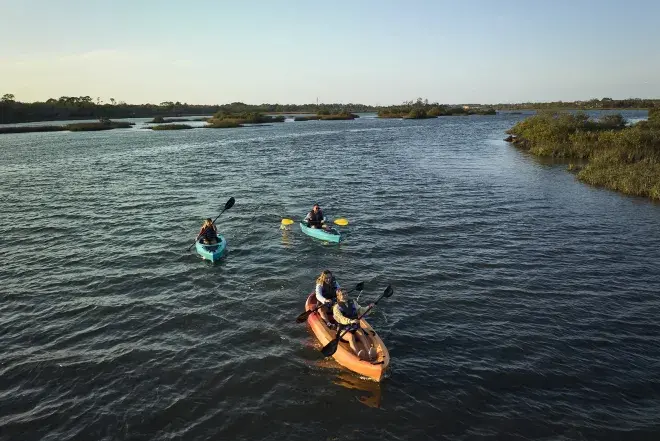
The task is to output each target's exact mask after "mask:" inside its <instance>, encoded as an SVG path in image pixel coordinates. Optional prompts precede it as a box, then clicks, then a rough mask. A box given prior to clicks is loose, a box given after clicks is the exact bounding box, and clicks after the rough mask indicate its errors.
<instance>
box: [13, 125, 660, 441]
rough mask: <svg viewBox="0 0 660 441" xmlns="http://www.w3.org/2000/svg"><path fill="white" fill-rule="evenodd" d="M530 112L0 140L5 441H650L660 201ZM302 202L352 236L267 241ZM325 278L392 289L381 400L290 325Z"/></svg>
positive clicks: (371, 290)
mask: <svg viewBox="0 0 660 441" xmlns="http://www.w3.org/2000/svg"><path fill="white" fill-rule="evenodd" d="M523 117H524V115H498V116H494V117H492V116H491V117H446V118H439V119H435V120H427V121H401V120H378V119H374V118H364V117H363V118H360V119H359V120H356V121H337V122H331V121H310V122H298V123H283V124H276V125H272V126H260V127H249V128H243V129H231V130H210V129H198V130H189V131H177V132H152V131H149V130H140V129H139V126H140V124H138V126H136V127H135V128H133V129H128V130H115V131H108V132H98V133H40V134H18V135H2V137H0V246H1V251H2V252H1V253H0V296H1V297H0V299H1V302H0V344H1V347H2V355H1V358H0V439H2V440H21V441H28V440H52V441H55V440H57V441H60V440H117V439H131V440H172V439H176V440H179V439H180V440H186V441H192V440H248V439H264V440H281V439H321V440H349V439H351V440H352V439H359V440H390V439H414V440H431V439H434V440H435V439H451V440H473V439H507V440H508V439H547V440H551V439H552V440H563V439H571V440H573V439H577V440H625V439H648V440H652V439H653V440H657V439H660V417H659V415H660V325H659V324H658V318H659V317H660V299H659V295H660V294H659V293H660V237H659V232H660V205H658V204H653V203H650V202H648V201H646V200H643V199H636V198H630V197H624V196H621V195H619V194H616V193H613V192H610V191H606V190H600V189H595V188H592V187H588V186H585V185H583V184H581V183H579V182H578V181H576V180H575V178H574V176H573V175H571V174H570V173H568V172H567V171H566V170H565V165H561V164H549V163H547V162H544V161H540V160H538V159H535V158H533V157H530V156H528V155H526V154H524V153H522V152H520V151H517V150H515V149H514V148H513V147H511V146H509V145H507V144H506V143H504V142H502V141H501V139H502V138H503V137H504V136H505V134H504V131H505V130H506V129H507V128H509V127H510V126H511V125H513V124H514V123H515V121H517V120H518V119H520V118H523ZM230 196H234V197H235V198H236V205H235V206H234V207H233V208H232V209H231V210H229V211H227V212H225V213H224V214H223V215H222V216H221V217H220V218H219V220H218V225H219V230H220V231H221V233H222V234H224V235H225V237H226V238H227V240H228V254H227V256H226V257H225V258H223V260H222V261H220V262H218V263H216V264H209V263H208V262H205V261H202V260H200V259H199V258H198V257H197V256H196V255H195V253H194V251H192V252H187V251H186V248H187V247H188V245H189V244H190V243H191V241H192V239H194V236H195V234H196V232H197V231H198V228H199V227H200V225H201V221H202V219H203V218H205V217H215V216H216V215H217V214H218V213H219V212H220V209H221V207H222V206H223V205H224V203H225V201H226V200H227V199H228V198H229V197H230ZM315 201H319V202H320V203H321V204H322V206H323V208H324V209H325V212H326V214H327V215H329V216H330V217H340V216H341V217H346V218H347V219H348V220H349V221H350V225H349V226H348V227H345V228H344V231H345V232H346V241H345V242H344V243H343V244H341V245H339V246H334V245H324V244H323V243H321V242H318V241H315V240H313V239H311V238H308V237H306V236H303V235H302V234H301V232H300V231H299V230H296V229H292V230H291V231H284V232H283V231H281V230H280V229H279V222H280V220H281V218H282V217H293V218H295V217H299V216H303V215H304V214H305V212H306V211H307V210H308V209H309V207H310V206H311V204H312V203H313V202H315ZM323 268H330V269H332V270H334V272H335V274H336V275H337V276H338V278H339V281H340V282H341V283H343V284H345V285H352V284H354V283H356V282H358V281H362V280H363V281H365V282H366V283H367V289H366V291H365V292H364V294H363V295H362V298H361V302H368V301H369V300H370V299H373V298H375V297H376V296H377V295H378V294H379V293H380V292H382V290H383V289H384V288H385V286H386V285H387V284H388V283H391V284H392V285H393V287H394V289H395V294H394V296H393V297H392V298H390V299H386V300H384V301H382V302H381V303H380V304H379V305H378V307H377V309H376V310H375V311H374V314H373V315H372V318H371V323H372V324H373V325H374V327H375V328H376V329H378V330H379V331H380V333H381V336H382V337H383V339H384V341H385V343H386V344H387V346H388V348H389V350H390V353H391V356H392V372H391V376H390V378H388V379H387V380H385V381H384V382H383V383H381V384H376V383H373V382H370V381H366V380H363V379H361V378H359V377H357V376H355V375H354V374H351V373H350V372H347V371H345V370H343V369H340V368H339V367H338V366H337V365H336V364H334V362H333V361H332V360H329V361H328V360H322V357H321V355H320V352H319V350H318V349H319V348H318V345H317V343H316V341H315V339H314V337H313V335H311V334H310V331H309V330H308V329H307V328H306V326H305V325H304V324H303V325H299V324H296V323H295V321H294V319H295V317H296V316H297V315H298V314H299V313H300V312H301V311H302V310H303V305H304V300H305V297H306V294H307V293H308V292H309V291H310V290H311V289H312V288H313V279H314V277H316V275H317V274H318V273H319V272H320V270H322V269H323Z"/></svg>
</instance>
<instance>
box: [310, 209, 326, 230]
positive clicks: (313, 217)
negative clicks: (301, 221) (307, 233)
mask: <svg viewBox="0 0 660 441" xmlns="http://www.w3.org/2000/svg"><path fill="white" fill-rule="evenodd" d="M325 221H326V219H325V216H323V211H321V207H319V204H314V206H313V207H312V211H310V212H309V213H307V216H306V217H305V223H306V224H307V226H308V227H310V228H323V229H328V227H327V226H326V225H325Z"/></svg>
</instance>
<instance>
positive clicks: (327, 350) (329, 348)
mask: <svg viewBox="0 0 660 441" xmlns="http://www.w3.org/2000/svg"><path fill="white" fill-rule="evenodd" d="M392 294H394V290H393V289H392V285H387V288H385V292H384V293H382V294H381V295H380V297H378V298H377V299H376V301H375V302H374V303H373V304H372V305H370V306H369V308H368V309H367V310H366V311H364V314H362V315H361V316H360V317H358V320H360V319H361V318H362V317H364V316H365V315H366V314H368V313H369V311H371V308H373V307H374V306H376V303H378V302H379V301H380V300H381V299H382V298H383V297H392ZM347 332H348V328H346V329H344V331H343V332H341V333H339V332H337V336H336V337H335V338H334V339H333V340H332V341H331V342H330V343H328V344H327V345H325V346H323V348H322V349H321V352H322V353H323V355H324V356H326V357H330V356H331V355H332V354H334V353H335V352H337V345H339V340H341V338H342V337H343V336H344V334H346V333H347Z"/></svg>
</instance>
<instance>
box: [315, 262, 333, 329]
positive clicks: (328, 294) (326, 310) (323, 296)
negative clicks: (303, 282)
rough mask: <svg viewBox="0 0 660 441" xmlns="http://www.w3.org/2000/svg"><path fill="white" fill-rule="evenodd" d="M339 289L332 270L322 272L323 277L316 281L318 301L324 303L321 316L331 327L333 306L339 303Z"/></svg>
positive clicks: (320, 312) (320, 310) (320, 276)
mask: <svg viewBox="0 0 660 441" xmlns="http://www.w3.org/2000/svg"><path fill="white" fill-rule="evenodd" d="M338 289H339V283H337V279H335V276H333V275H332V273H331V272H330V270H327V269H326V270H323V271H321V275H319V277H318V278H317V279H316V289H315V291H316V301H317V302H319V303H322V304H323V306H322V307H321V308H320V309H319V314H321V318H323V320H325V322H326V323H327V324H328V325H329V324H330V323H331V321H330V314H331V313H332V311H331V308H332V305H334V303H335V302H336V301H337V290H338Z"/></svg>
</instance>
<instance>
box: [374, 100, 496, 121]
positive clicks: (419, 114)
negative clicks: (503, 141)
mask: <svg viewBox="0 0 660 441" xmlns="http://www.w3.org/2000/svg"><path fill="white" fill-rule="evenodd" d="M495 114H497V112H496V111H495V109H493V108H490V107H483V106H476V105H470V106H464V107H450V106H447V105H442V104H438V103H431V104H429V102H428V100H422V99H421V98H418V99H417V101H414V102H413V101H407V102H405V103H403V104H402V105H400V106H389V107H383V108H381V109H380V110H379V111H378V117H379V118H405V119H424V118H436V117H438V116H452V115H495Z"/></svg>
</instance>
